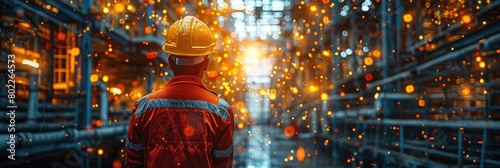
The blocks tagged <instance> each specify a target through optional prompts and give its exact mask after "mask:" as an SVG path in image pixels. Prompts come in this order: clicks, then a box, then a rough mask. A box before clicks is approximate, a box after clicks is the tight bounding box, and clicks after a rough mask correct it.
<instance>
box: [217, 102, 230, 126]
mask: <svg viewBox="0 0 500 168" xmlns="http://www.w3.org/2000/svg"><path fill="white" fill-rule="evenodd" d="M217 107H218V108H219V113H220V116H221V117H222V118H223V119H224V120H226V121H227V117H228V115H229V112H228V108H229V103H227V102H226V101H225V100H224V99H221V98H219V103H218V105H217Z"/></svg>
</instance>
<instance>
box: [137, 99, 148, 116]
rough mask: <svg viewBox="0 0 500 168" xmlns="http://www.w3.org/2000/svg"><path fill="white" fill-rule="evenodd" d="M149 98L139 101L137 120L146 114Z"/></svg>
mask: <svg viewBox="0 0 500 168" xmlns="http://www.w3.org/2000/svg"><path fill="white" fill-rule="evenodd" d="M147 98H148V96H147V95H146V96H144V97H141V98H140V99H139V100H137V109H136V110H135V118H139V116H141V114H142V113H144V112H145V111H146V109H147V102H148V101H147V100H148V99H147Z"/></svg>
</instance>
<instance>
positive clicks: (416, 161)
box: [316, 134, 447, 167]
mask: <svg viewBox="0 0 500 168" xmlns="http://www.w3.org/2000/svg"><path fill="white" fill-rule="evenodd" d="M316 135H317V136H318V137H320V138H325V139H328V140H330V141H332V142H334V143H342V144H347V145H349V146H351V147H355V148H363V149H367V150H370V151H372V152H374V153H377V154H382V155H384V156H392V157H397V158H399V159H400V160H402V161H403V162H404V163H410V164H412V165H415V166H422V167H447V166H446V165H444V164H442V163H438V162H435V161H430V160H427V159H425V158H418V157H414V156H412V155H405V154H404V153H399V152H397V151H395V150H390V149H384V148H380V147H378V146H373V145H361V146H360V145H359V144H360V143H358V142H354V141H352V140H345V139H342V138H339V137H334V136H332V135H327V134H316ZM343 147H347V146H345V145H343ZM387 151H390V153H388V152H387Z"/></svg>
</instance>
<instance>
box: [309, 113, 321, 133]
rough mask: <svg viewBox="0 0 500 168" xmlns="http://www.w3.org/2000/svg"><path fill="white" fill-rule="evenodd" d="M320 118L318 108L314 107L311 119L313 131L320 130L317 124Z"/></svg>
mask: <svg viewBox="0 0 500 168" xmlns="http://www.w3.org/2000/svg"><path fill="white" fill-rule="evenodd" d="M318 118H319V116H318V110H314V109H312V110H311V120H310V121H311V123H310V125H311V130H312V133H316V132H318V125H317V124H318V122H319V120H318Z"/></svg>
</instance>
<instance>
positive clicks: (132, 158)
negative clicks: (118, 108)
mask: <svg viewBox="0 0 500 168" xmlns="http://www.w3.org/2000/svg"><path fill="white" fill-rule="evenodd" d="M139 103H141V102H140V100H139V101H138V102H136V103H135V104H134V108H133V109H132V115H131V116H130V123H129V125H128V131H127V140H126V142H125V148H126V149H127V153H126V156H127V158H126V165H127V167H128V168H136V167H144V148H143V146H142V139H141V136H140V132H139V130H138V117H136V113H137V112H138V111H137V109H138V106H139ZM139 110H140V109H139Z"/></svg>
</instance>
